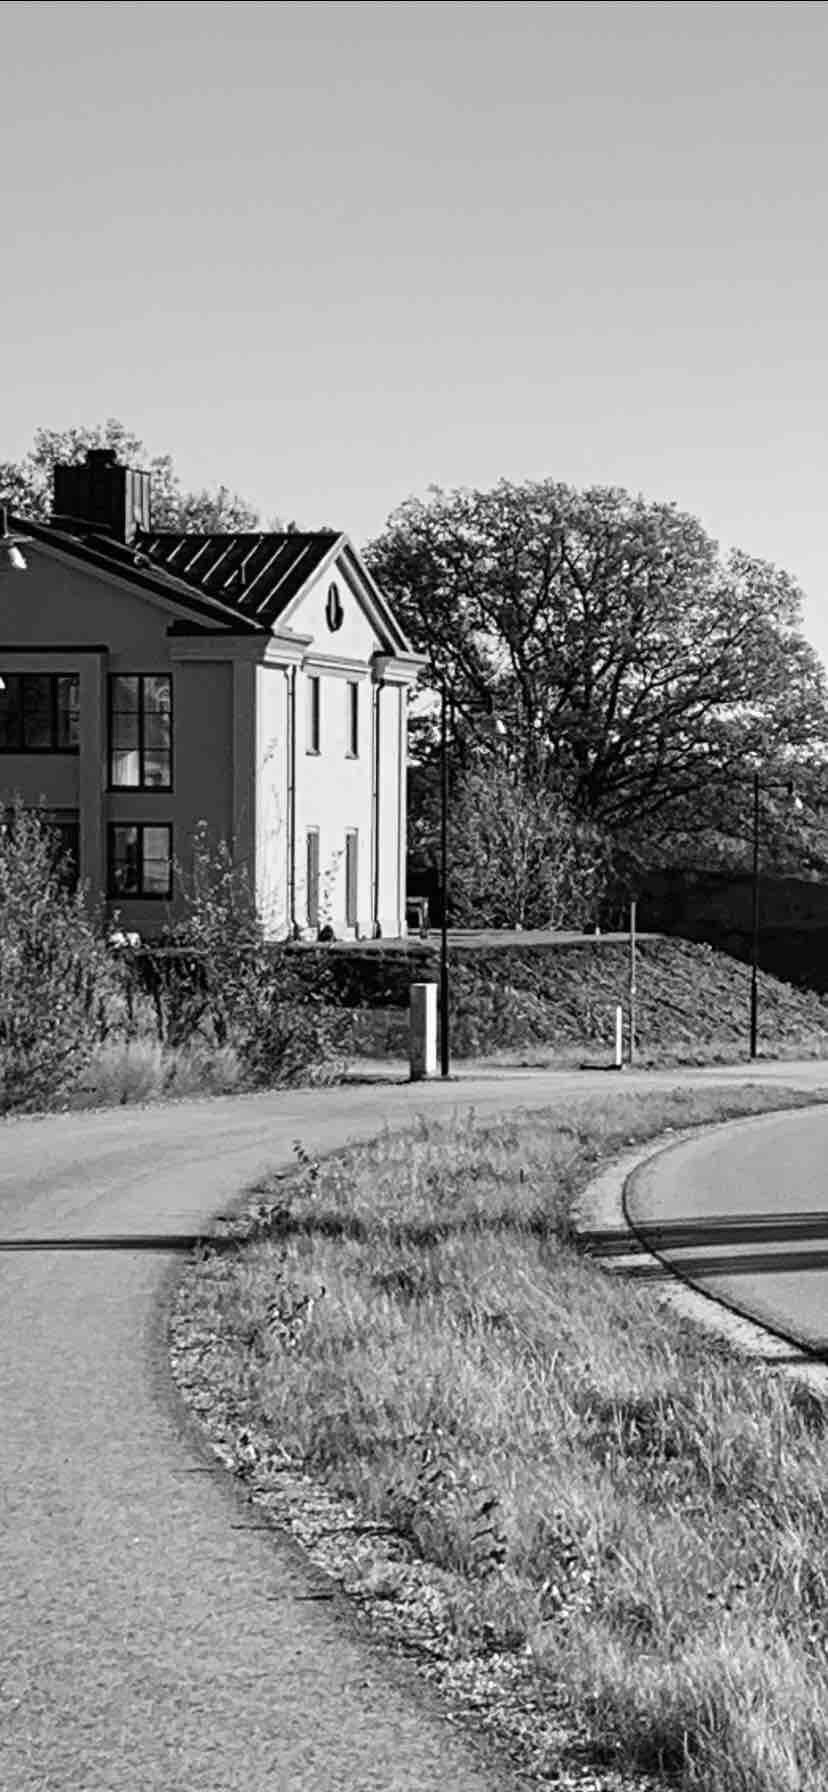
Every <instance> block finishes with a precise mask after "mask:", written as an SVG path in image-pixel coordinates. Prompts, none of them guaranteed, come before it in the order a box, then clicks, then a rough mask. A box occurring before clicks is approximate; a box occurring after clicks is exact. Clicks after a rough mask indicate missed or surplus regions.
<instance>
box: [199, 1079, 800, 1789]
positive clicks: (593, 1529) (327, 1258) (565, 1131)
mask: <svg viewBox="0 0 828 1792" xmlns="http://www.w3.org/2000/svg"><path fill="white" fill-rule="evenodd" d="M780 1099H781V1100H785V1101H786V1102H787V1101H788V1100H789V1099H790V1098H789V1096H788V1095H786V1094H784V1093H783V1094H781V1095H780V1092H778V1091H777V1092H776V1094H775V1095H772V1094H771V1093H770V1092H767V1093H765V1092H760V1091H752V1092H750V1091H743V1092H737V1091H730V1092H728V1093H727V1094H723V1093H722V1092H720V1091H716V1090H712V1089H706V1090H704V1091H695V1092H692V1093H689V1094H688V1093H680V1094H675V1095H671V1096H666V1097H665V1096H662V1095H647V1096H635V1097H630V1096H628V1095H623V1094H619V1095H617V1096H616V1097H615V1098H614V1099H609V1100H607V1101H605V1102H604V1103H603V1104H601V1107H600V1108H599V1107H598V1106H597V1104H595V1103H594V1102H589V1101H582V1102H576V1103H573V1104H572V1105H571V1107H570V1108H569V1110H568V1114H567V1121H566V1123H565V1124H561V1122H560V1121H559V1120H558V1119H557V1118H556V1117H555V1116H554V1115H552V1114H537V1113H533V1114H532V1115H526V1116H518V1117H517V1118H513V1119H510V1120H509V1121H508V1122H505V1123H501V1124H498V1125H497V1126H491V1125H489V1126H485V1127H484V1126H481V1125H479V1124H478V1123H476V1122H475V1121H474V1119H473V1118H472V1119H470V1120H469V1121H467V1122H463V1123H457V1124H455V1125H454V1126H453V1127H451V1128H450V1129H449V1128H446V1127H442V1126H437V1125H432V1124H426V1123H422V1124H421V1125H420V1126H419V1127H418V1128H416V1129H415V1130H413V1131H412V1132H411V1133H409V1134H408V1135H406V1136H405V1137H401V1138H393V1137H391V1136H386V1137H385V1138H383V1139H382V1140H380V1141H378V1142H377V1143H375V1144H374V1145H372V1146H366V1147H362V1148H360V1149H358V1150H355V1151H353V1152H351V1153H349V1154H348V1156H347V1158H344V1159H340V1160H337V1161H331V1162H330V1163H328V1162H323V1163H321V1164H320V1163H318V1162H317V1161H316V1160H315V1159H314V1158H313V1157H312V1156H311V1155H310V1154H309V1153H308V1152H307V1151H305V1150H304V1148H303V1147H301V1145H299V1144H298V1143H297V1145H296V1147H295V1153H296V1157H297V1172H296V1174H295V1175H293V1176H292V1177H289V1178H288V1179H287V1180H286V1181H285V1180H283V1179H280V1181H279V1183H278V1189H276V1188H273V1189H271V1188H269V1187H267V1186H264V1187H263V1188H261V1189H260V1190H258V1191H257V1192H256V1201H255V1203H254V1205H255V1210H256V1212H257V1214H259V1215H260V1216H261V1214H262V1210H263V1209H264V1210H265V1212H267V1211H268V1196H269V1195H270V1194H271V1193H277V1194H278V1199H277V1200H275V1201H274V1202H273V1203H272V1205H271V1207H270V1209H269V1211H270V1212H271V1213H272V1214H273V1216H274V1224H273V1226H272V1227H271V1228H269V1227H268V1225H267V1223H266V1222H264V1223H262V1222H261V1220H260V1222H259V1223H258V1228H257V1231H256V1237H257V1242H255V1243H252V1244H251V1245H250V1247H249V1249H247V1250H243V1251H241V1252H240V1253H237V1254H235V1255H233V1256H232V1257H227V1256H216V1257H215V1258H214V1259H213V1260H212V1261H211V1262H209V1263H206V1264H204V1265H202V1266H201V1268H200V1269H199V1270H198V1272H197V1280H196V1281H193V1282H191V1283H190V1284H189V1287H188V1286H187V1284H185V1297H186V1300H187V1302H188V1303H189V1305H190V1312H191V1316H196V1317H198V1328H197V1329H198V1330H199V1331H200V1334H201V1335H202V1336H203V1335H204V1334H205V1332H210V1331H212V1332H213V1334H214V1335H216V1336H217V1337H218V1338H219V1339H221V1340H223V1346H222V1348H220V1349H219V1350H218V1352H213V1353H211V1355H210V1359H209V1361H210V1365H211V1367H210V1376H211V1381H212V1386H213V1390H214V1399H218V1401H219V1403H220V1404H224V1406H225V1409H226V1411H227V1412H228V1413H232V1414H233V1415H234V1417H233V1421H232V1423H233V1425H235V1426H236V1427H238V1424H239V1422H240V1421H241V1423H242V1424H243V1425H244V1426H245V1427H246V1432H247V1435H248V1438H250V1437H255V1438H257V1439H259V1440H260V1441H259V1460H260V1461H261V1462H264V1461H266V1460H268V1459H270V1458H272V1456H273V1454H274V1453H277V1454H278V1456H279V1459H280V1460H290V1461H292V1462H296V1463H300V1464H301V1465H302V1466H303V1468H304V1470H305V1471H306V1472H307V1473H310V1474H312V1475H314V1476H316V1477H318V1478H319V1479H320V1480H322V1481H324V1482H325V1483H326V1484H327V1485H328V1486H329V1487H330V1488H331V1489H333V1490H334V1491H335V1492H336V1493H337V1494H338V1495H340V1496H342V1497H344V1498H346V1499H348V1500H350V1501H355V1502H356V1504H357V1507H358V1509H359V1511H360V1512H361V1514H362V1515H363V1517H364V1519H365V1521H366V1523H369V1524H371V1525H375V1526H379V1527H381V1528H382V1529H383V1531H385V1532H389V1533H391V1534H394V1535H396V1536H398V1537H399V1538H401V1539H403V1540H404V1541H405V1543H406V1545H407V1547H408V1548H409V1549H410V1550H411V1551H413V1553H414V1555H415V1557H416V1558H418V1559H419V1560H420V1561H421V1562H422V1563H424V1564H429V1565H431V1567H432V1568H434V1569H435V1570H438V1571H439V1572H440V1573H441V1574H442V1575H443V1576H444V1577H445V1582H446V1585H447V1586H448V1588H449V1590H450V1611H451V1622H452V1624H453V1627H454V1648H455V1650H457V1651H459V1652H460V1654H461V1655H462V1654H463V1653H466V1654H469V1655H473V1656H481V1655H486V1654H488V1653H490V1652H491V1651H492V1650H495V1651H497V1652H498V1653H499V1654H501V1655H502V1654H503V1653H504V1652H508V1651H517V1652H519V1653H520V1654H521V1658H522V1659H523V1657H524V1655H525V1652H526V1651H527V1650H528V1651H529V1653H530V1659H531V1661H532V1663H534V1674H535V1685H536V1690H537V1696H538V1698H539V1699H540V1700H541V1702H542V1703H543V1702H544V1701H545V1702H546V1703H547V1704H549V1705H550V1706H554V1707H556V1708H560V1707H563V1708H565V1709H568V1710H570V1711H572V1712H573V1713H577V1714H579V1717H580V1718H583V1717H584V1716H586V1718H587V1719H588V1721H589V1726H590V1730H591V1735H592V1738H593V1749H594V1751H595V1753H596V1756H597V1758H600V1759H604V1760H610V1759H611V1760H612V1761H613V1762H615V1763H616V1764H620V1765H625V1766H627V1767H628V1768H630V1769H638V1770H641V1771H648V1772H653V1773H656V1774H660V1775H661V1776H662V1778H663V1780H664V1781H665V1783H674V1784H676V1785H680V1786H681V1787H683V1788H686V1789H687V1792H691V1789H692V1792H821V1787H822V1785H823V1784H824V1779H823V1776H822V1764H824V1760H825V1758H826V1754H828V1662H827V1661H826V1649H827V1648H828V1566H827V1565H826V1548H825V1542H826V1527H825V1518H826V1487H827V1486H828V1426H826V1407H825V1404H824V1403H823V1402H822V1401H820V1400H819V1399H818V1398H817V1397H816V1396H814V1395H812V1394H810V1393H808V1392H807V1391H804V1390H802V1389H798V1388H795V1389H792V1388H789V1387H788V1386H787V1385H786V1384H784V1383H782V1382H781V1381H779V1380H778V1379H776V1378H775V1377H774V1376H773V1374H772V1373H771V1372H769V1371H767V1370H766V1369H764V1368H762V1367H758V1366H756V1365H748V1364H745V1363H744V1362H742V1361H741V1359H739V1358H737V1357H736V1356H734V1355H732V1354H731V1353H730V1352H729V1351H728V1350H727V1348H726V1347H725V1346H724V1345H721V1344H717V1343H713V1342H711V1340H710V1339H709V1337H708V1336H707V1335H706V1334H704V1335H702V1334H698V1333H696V1332H695V1331H694V1330H693V1329H692V1328H690V1327H688V1326H686V1325H679V1324H678V1323H677V1322H676V1320H675V1318H674V1317H673V1316H672V1315H670V1314H668V1313H665V1311H664V1309H663V1307H662V1306H661V1305H660V1304H659V1301H658V1297H657V1294H656V1293H655V1292H654V1291H653V1290H651V1289H648V1288H646V1287H641V1286H637V1285H633V1284H630V1283H626V1282H624V1281H623V1280H621V1279H620V1278H614V1277H608V1276H607V1275H605V1274H604V1273H603V1271H602V1270H601V1269H600V1268H599V1267H598V1265H597V1264H596V1263H595V1262H593V1261H591V1260H589V1259H588V1258H587V1257H585V1256H583V1255H581V1254H579V1252H578V1251H577V1250H576V1249H575V1247H574V1245H573V1241H572V1232H571V1218H570V1215H571V1209H572V1202H573V1197H574V1196H575V1194H576V1193H577V1191H578V1190H579V1188H580V1186H581V1185H582V1183H583V1181H584V1180H585V1179H586V1177H587V1176H588V1175H589V1173H590V1170H591V1169H592V1167H593V1165H594V1163H595V1161H596V1159H597V1157H598V1156H599V1155H606V1154H610V1153H611V1152H613V1151H617V1150H619V1149H621V1148H623V1147H626V1146H628V1145H629V1143H630V1142H631V1141H634V1140H637V1139H640V1138H644V1137H647V1136H651V1135H652V1134H653V1133H654V1132H660V1131H662V1130H663V1129H664V1128H665V1127H668V1126H679V1125H682V1124H687V1123H688V1122H693V1121H702V1120H706V1119H720V1118H723V1117H726V1116H727V1115H728V1114H730V1113H734V1112H738V1111H740V1112H745V1111H746V1110H747V1111H762V1110H763V1109H765V1108H767V1107H769V1106H772V1105H774V1103H777V1104H778V1102H779V1101H780ZM320 1291H324V1298H321V1299H320V1298H319V1294H320ZM269 1315H273V1316H274V1318H273V1323H272V1324H268V1316H269ZM245 1326H247V1327H248V1332H249V1330H250V1327H251V1326H252V1327H254V1328H257V1329H256V1330H255V1339H256V1342H255V1347H254V1348H247V1349H245V1348H244V1347H243V1346H242V1345H241V1344H240V1343H239V1342H238V1339H239V1338H240V1337H241V1336H242V1335H243V1333H244V1327H245ZM234 1340H235V1342H234Z"/></svg>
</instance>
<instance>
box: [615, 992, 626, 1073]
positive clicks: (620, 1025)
mask: <svg viewBox="0 0 828 1792" xmlns="http://www.w3.org/2000/svg"><path fill="white" fill-rule="evenodd" d="M623 1063H624V1010H623V1008H622V1007H621V1004H620V1002H619V1004H618V1007H617V1008H616V1010H615V1068H616V1070H621V1068H622V1067H623Z"/></svg>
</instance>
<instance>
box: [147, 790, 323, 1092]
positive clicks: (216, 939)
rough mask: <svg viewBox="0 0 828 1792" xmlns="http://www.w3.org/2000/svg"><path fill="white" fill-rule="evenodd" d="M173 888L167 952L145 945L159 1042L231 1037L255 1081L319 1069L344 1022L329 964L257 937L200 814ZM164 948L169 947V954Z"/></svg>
mask: <svg viewBox="0 0 828 1792" xmlns="http://www.w3.org/2000/svg"><path fill="white" fill-rule="evenodd" d="M181 887H182V891H183V897H184V905H185V912H184V916H183V919H182V921H181V922H180V923H179V924H178V925H177V927H176V928H175V929H174V931H172V932H171V933H170V934H169V936H168V938H167V942H166V951H167V956H165V954H164V952H163V951H161V952H157V953H153V952H152V950H151V949H150V950H149V952H148V954H147V960H148V965H149V971H150V978H151V980H152V981H153V993H154V997H155V1004H156V1012H157V1015H158V1017H159V1031H160V1032H161V1033H162V1034H163V1036H164V1038H165V1040H166V1041H167V1043H168V1044H170V1045H173V1046H176V1045H180V1044H181V1043H183V1042H185V1041H190V1040H192V1039H194V1038H196V1037H197V1036H198V1035H201V1037H202V1038H206V1039H208V1040H210V1041H211V1042H212V1043H214V1044H215V1045H217V1046H219V1047H224V1046H232V1047H233V1048H234V1050H235V1052H236V1053H237V1055H238V1058H239V1059H240V1061H241V1063H242V1065H243V1067H244V1070H245V1072H246V1074H247V1077H248V1079H249V1081H250V1082H251V1083H253V1084H254V1085H257V1086H263V1085H266V1084H269V1083H274V1082H281V1083H284V1082H294V1081H298V1080H300V1079H302V1080H304V1079H306V1078H307V1077H308V1076H310V1077H313V1076H314V1075H322V1076H324V1075H325V1074H327V1073H329V1072H330V1070H331V1068H332V1066H333V1065H335V1063H336V1061H337V1060H338V1059H339V1058H341V1056H342V1053H343V1050H344V1042H345V1038H346V1031H347V1026H348V1019H347V1015H346V1014H345V1013H344V1012H343V1011H342V1009H341V1008H338V1007H337V1006H336V1003H335V996H334V991H333V986H332V979H331V974H330V971H329V970H328V969H327V968H326V967H325V966H324V965H320V964H318V963H316V964H313V963H311V962H308V964H307V965H304V964H303V962H302V960H301V957H300V956H299V955H298V954H294V953H293V952H292V951H291V949H290V947H289V946H288V944H287V943H284V944H279V945H274V944H272V943H270V942H268V941H267V940H266V939H265V937H264V933H263V930H262V925H261V922H260V920H259V918H258V915H257V913H256V907H255V902H254V899H253V895H252V892H251V890H250V885H249V879H248V877H247V876H246V873H245V870H244V868H243V867H240V866H238V865H236V864H235V863H234V861H233V856H232V853H231V851H230V848H229V847H228V846H227V845H226V843H225V842H223V841H222V842H219V843H218V844H214V843H212V842H211V841H210V838H209V835H208V831H207V828H206V825H205V824H204V823H202V824H200V826H199V827H198V829H197V830H196V834H195V836H194V841H193V855H192V871H191V872H190V873H189V874H185V875H183V876H182V877H181ZM170 947H173V948H178V950H177V952H175V955H174V956H172V957H171V956H169V948H170Z"/></svg>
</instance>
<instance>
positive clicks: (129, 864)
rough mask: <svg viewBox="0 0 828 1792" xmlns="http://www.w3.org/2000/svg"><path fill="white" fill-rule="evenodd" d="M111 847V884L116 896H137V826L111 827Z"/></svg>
mask: <svg viewBox="0 0 828 1792" xmlns="http://www.w3.org/2000/svg"><path fill="white" fill-rule="evenodd" d="M110 839H111V848H112V864H111V866H110V871H111V885H112V889H113V892H114V893H115V894H116V895H118V896H138V895H139V894H140V888H139V876H138V871H139V857H138V829H137V827H115V828H113V829H112V834H111V836H110Z"/></svg>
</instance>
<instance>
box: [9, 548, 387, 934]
mask: <svg viewBox="0 0 828 1792" xmlns="http://www.w3.org/2000/svg"><path fill="white" fill-rule="evenodd" d="M20 526H22V527H24V528H25V524H22V525H20ZM32 528H33V529H34V526H32ZM24 552H25V558H26V562H27V570H26V571H25V572H15V571H12V570H11V569H8V570H6V569H5V568H4V569H3V570H2V571H0V675H3V677H4V678H5V677H6V675H8V679H9V680H10V681H14V680H15V679H16V677H17V675H19V674H32V675H43V674H67V675H77V676H78V678H79V680H80V700H79V721H78V736H77V744H76V746H75V747H74V748H73V749H72V750H71V751H63V752H60V751H55V752H50V751H44V750H39V751H37V752H28V751H25V750H20V751H10V750H8V746H7V744H6V746H4V748H3V750H2V751H0V800H2V802H3V804H4V805H8V804H10V803H11V802H13V800H14V799H15V797H16V796H20V797H21V798H22V799H23V800H24V801H25V802H27V803H32V804H40V805H42V806H43V807H44V809H45V810H46V811H47V812H48V813H49V814H50V815H53V816H55V817H58V818H61V819H63V820H66V819H69V820H71V818H72V817H76V819H77V824H78V828H79V859H80V874H81V877H82V878H83V879H84V880H88V882H89V885H90V890H91V893H92V895H93V897H104V898H106V899H107V900H108V902H109V903H110V907H111V909H112V910H113V911H114V910H116V909H117V911H118V914H119V922H120V925H121V926H122V927H124V928H129V929H135V930H137V931H138V932H139V933H140V934H141V936H142V937H144V938H149V937H151V936H152V935H153V934H154V933H157V932H159V931H160V930H161V929H162V928H163V926H164V925H165V924H166V923H167V922H168V921H169V920H170V919H172V918H173V917H174V916H175V914H176V912H177V911H179V910H180V877H179V875H178V873H177V871H176V869H175V868H174V870H173V875H172V884H171V891H170V894H169V897H167V896H165V897H164V898H163V899H162V897H161V896H159V895H147V894H135V893H134V892H133V893H129V894H127V895H124V894H116V893H115V892H114V886H113V870H112V864H111V862H110V858H111V853H110V843H111V841H112V838H113V834H112V830H113V828H117V827H121V828H123V827H124V826H125V825H134V826H136V827H140V828H141V829H142V830H146V829H147V828H150V829H155V830H156V834H153V835H152V838H153V839H156V837H160V836H159V831H160V833H161V834H163V830H165V829H169V830H170V832H169V835H168V836H167V835H163V837H164V838H168V839H169V842H170V851H171V856H172V860H173V861H174V866H175V867H180V868H183V871H184V873H185V874H186V870H187V863H188V853H190V852H191V848H192V839H193V834H194V831H195V829H196V827H197V826H198V824H199V823H201V822H204V823H205V824H206V826H207V829H208V831H209V834H210V836H211V837H212V838H213V839H215V840H219V839H223V840H225V841H228V842H229V843H231V845H232V849H233V854H234V858H235V860H236V862H237V863H238V864H239V865H241V866H243V867H245V869H246V870H247V872H248V874H249V876H250V878H251V882H252V885H253V887H254V888H255V892H256V897H257V902H258V905H259V909H260V912H261V915H262V918H263V920H264V922H265V926H266V929H267V932H268V934H269V935H270V936H271V937H273V938H284V937H287V936H301V937H305V938H312V937H315V936H316V934H317V933H318V932H319V931H320V930H324V929H325V928H326V927H329V928H331V929H332V931H333V935H334V936H335V937H336V938H339V939H347V938H370V937H374V936H375V935H377V934H378V933H379V934H381V935H382V936H383V937H399V936H402V935H404V934H405V931H406V925H405V838H406V819H405V785H406V715H407V697H408V689H409V687H410V686H411V685H412V684H413V683H414V681H415V680H416V677H417V673H418V670H419V666H420V664H421V661H420V660H419V658H418V656H416V655H414V654H412V653H411V652H410V651H409V650H408V647H407V644H406V643H405V641H404V637H403V636H402V635H401V633H400V631H399V630H398V628H396V626H395V625H394V624H393V619H390V612H389V611H388V608H387V605H385V604H384V600H382V598H381V596H380V594H379V593H378V592H377V590H376V587H374V586H373V585H372V582H371V580H370V577H369V575H368V574H367V571H366V570H365V569H364V568H363V567H362V564H361V562H360V561H359V558H358V556H357V555H356V554H355V552H354V549H353V548H352V547H351V545H350V543H349V542H348V541H347V538H345V537H340V538H339V539H338V541H337V542H336V544H335V547H334V549H332V551H331V553H330V555H329V556H328V558H327V559H326V560H325V562H324V563H323V564H322V565H320V566H318V567H317V569H316V571H315V572H314V574H313V576H312V578H310V579H309V580H308V581H307V582H306V584H305V585H304V586H303V587H302V588H301V590H299V591H298V593H297V594H296V596H295V597H294V599H293V601H292V602H291V603H290V604H289V605H288V606H287V607H286V609H285V611H284V613H283V614H282V615H280V616H279V618H278V621H277V622H276V623H275V624H274V625H273V626H272V627H271V628H270V629H268V630H267V631H262V632H259V633H249V632H248V633H243V632H241V631H239V630H234V629H233V628H232V626H231V627H226V626H223V625H219V626H216V625H215V624H214V623H213V622H212V621H210V620H209V619H207V620H206V621H205V619H204V618H203V617H202V618H201V619H199V620H196V621H194V618H193V613H192V611H191V610H189V609H188V604H187V597H186V592H185V591H184V590H183V587H182V585H181V582H180V581H179V580H176V579H173V578H164V577H163V575H154V577H153V580H152V585H153V588H152V589H149V588H148V589H137V588H136V584H135V580H134V579H133V578H130V577H129V576H123V577H122V576H120V574H119V572H118V570H117V567H110V566H100V565H92V564H87V563H81V562H80V561H79V560H78V559H77V558H76V557H75V556H74V555H73V552H72V549H71V546H67V545H66V538H65V536H64V538H63V540H62V541H61V540H60V539H59V532H57V531H51V532H50V531H49V530H48V529H47V528H46V527H45V526H41V527H40V528H38V530H37V533H36V535H34V534H33V536H32V538H31V539H30V540H29V541H28V542H27V543H26V545H25V548H24ZM332 584H335V586H336V588H337V594H338V601H339V603H340V605H341V623H340V625H339V626H338V627H337V628H336V629H335V630H332V629H331V627H330V626H329V622H328V620H327V617H326V603H327V602H328V597H329V593H330V590H331V586H332ZM389 619H390V620H389ZM182 625H183V629H184V631H186V632H181V631H182ZM118 673H121V674H126V675H135V674H144V675H145V676H146V675H155V674H162V675H165V676H168V677H169V678H170V680H171V686H170V689H171V698H172V772H171V786H170V788H169V789H157V788H153V789H145V790H138V789H134V790H133V789H123V788H118V789H113V788H112V782H111V776H110V773H111V740H110V720H109V717H110V703H111V688H112V687H111V684H110V681H111V679H112V677H113V675H115V674H118ZM313 679H318V681H319V683H318V687H317V688H318V693H319V695H318V740H317V741H314V739H313V738H312V737H311V727H312V715H311V703H312V698H311V681H312V680H313ZM22 688H23V687H22V685H21V684H20V681H19V679H18V680H17V682H16V683H15V684H14V689H15V691H18V690H22ZM354 689H355V692H356V695H354V694H353V690H354ZM21 738H22V737H21ZM8 739H9V734H8V730H7V734H6V743H7V742H8ZM354 748H355V751H354V750H353V749H354ZM309 836H312V838H313V839H315V840H316V841H317V842H318V844H317V846H316V847H313V846H311V848H310V849H309V846H308V840H309ZM142 837H143V836H142ZM146 838H147V839H149V838H150V836H149V835H147V836H146ZM349 840H350V844H348V842H349ZM309 853H310V856H309ZM316 864H318V893H317V892H316V891H315V890H314V889H313V888H309V886H308V871H309V866H310V869H311V872H313V871H314V869H315V866H316Z"/></svg>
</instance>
